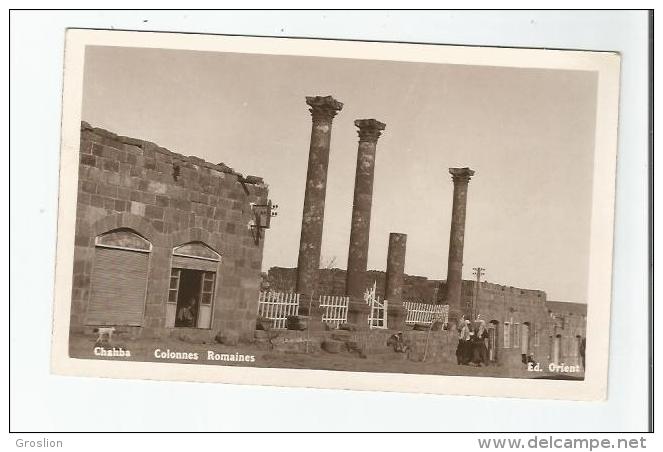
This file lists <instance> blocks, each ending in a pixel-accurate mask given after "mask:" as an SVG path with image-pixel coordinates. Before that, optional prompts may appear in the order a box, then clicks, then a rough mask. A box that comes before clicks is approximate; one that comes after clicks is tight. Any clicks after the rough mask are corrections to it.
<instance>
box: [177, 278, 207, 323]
mask: <svg viewBox="0 0 663 452" xmlns="http://www.w3.org/2000/svg"><path fill="white" fill-rule="evenodd" d="M202 277H203V272H202V271H198V270H186V269H180V284H179V288H178V291H177V316H176V317H175V326H176V327H189V328H191V327H194V326H195V325H196V324H197V323H198V311H199V310H200V286H201V281H202Z"/></svg>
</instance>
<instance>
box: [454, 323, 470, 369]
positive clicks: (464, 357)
mask: <svg viewBox="0 0 663 452" xmlns="http://www.w3.org/2000/svg"><path fill="white" fill-rule="evenodd" d="M470 339H471V333H470V321H469V320H464V319H461V322H460V324H459V325H458V346H457V347H456V361H457V362H458V364H461V365H464V366H466V365H467V364H469V362H470V359H471V358H472V345H471V343H470Z"/></svg>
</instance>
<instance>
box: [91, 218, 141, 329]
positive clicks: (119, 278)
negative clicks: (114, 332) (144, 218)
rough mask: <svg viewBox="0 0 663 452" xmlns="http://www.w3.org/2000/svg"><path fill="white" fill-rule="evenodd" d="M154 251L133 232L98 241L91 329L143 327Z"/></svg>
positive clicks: (115, 233)
mask: <svg viewBox="0 0 663 452" xmlns="http://www.w3.org/2000/svg"><path fill="white" fill-rule="evenodd" d="M151 251H152V244H151V243H150V242H149V241H148V240H147V239H145V238H144V237H142V236H140V235H139V234H137V233H136V232H135V231H133V230H131V229H126V228H121V229H115V230H113V231H109V232H106V233H104V234H101V235H99V236H97V237H96V238H95V248H94V264H93V268H92V278H91V291H90V299H89V303H88V310H87V317H86V323H87V324H88V325H130V326H140V325H142V323H143V313H144V309H145V290H146V288H147V270H148V263H149V254H150V252H151Z"/></svg>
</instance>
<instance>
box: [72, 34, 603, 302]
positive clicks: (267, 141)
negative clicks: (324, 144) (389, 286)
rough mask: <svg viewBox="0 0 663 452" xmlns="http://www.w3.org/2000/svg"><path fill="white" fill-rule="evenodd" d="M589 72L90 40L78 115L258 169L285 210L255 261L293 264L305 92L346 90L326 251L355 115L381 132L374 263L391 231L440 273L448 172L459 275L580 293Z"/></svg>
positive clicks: (337, 234) (590, 129)
mask: <svg viewBox="0 0 663 452" xmlns="http://www.w3.org/2000/svg"><path fill="white" fill-rule="evenodd" d="M596 81H597V80H596V74H595V73H593V72H580V71H559V70H540V69H520V68H497V67H482V66H461V65H439V64H427V63H426V64H424V63H401V62H385V61H364V60H347V59H328V58H311V57H291V56H265V55H242V54H229V53H209V52H193V51H180V50H178V51H173V50H160V49H136V48H112V47H91V48H88V51H87V53H86V61H85V83H84V96H83V114H82V117H83V120H84V121H87V122H89V123H90V124H91V125H92V126H95V127H102V128H105V129H108V130H110V131H112V132H115V133H118V134H120V135H127V136H131V137H135V138H140V139H146V140H150V141H154V142H156V143H158V144H159V145H161V146H163V147H166V148H168V149H170V150H171V151H173V152H178V153H181V154H185V155H196V156H198V157H201V158H203V159H205V160H208V161H210V162H213V163H218V162H224V163H226V164H227V165H229V166H231V167H233V168H235V169H236V170H237V171H239V172H241V173H243V174H252V175H256V176H261V177H263V178H264V179H265V182H266V183H267V184H269V187H270V198H271V199H272V200H273V201H274V202H275V203H276V204H278V205H279V215H278V217H276V218H275V219H274V220H273V221H272V228H271V229H270V230H269V231H267V234H266V241H265V252H264V259H263V269H264V270H267V269H268V268H269V267H271V266H284V267H295V266H296V265H297V251H298V246H299V233H300V227H301V214H302V205H303V200H304V185H305V179H306V168H307V159H308V148H309V138H310V132H311V116H310V114H309V112H308V109H307V106H306V104H305V101H304V98H305V97H306V96H315V95H323V96H324V95H333V96H334V97H335V98H336V99H337V100H339V101H341V102H343V103H344V108H343V110H342V111H341V112H340V113H339V114H338V116H337V117H336V119H335V120H334V123H333V127H332V141H331V152H330V164H329V174H328V185H327V203H326V210H325V222H324V234H323V243H322V259H323V261H328V260H330V259H332V258H335V260H336V266H338V267H340V268H345V266H346V263H347V254H348V240H349V236H350V219H351V212H352V197H353V189H354V175H355V164H356V158H357V141H358V137H357V133H356V128H355V127H354V125H353V122H354V120H355V119H363V118H375V119H377V120H379V121H382V122H384V123H386V124H387V127H386V130H385V131H384V133H383V135H382V137H381V138H380V140H379V141H378V145H377V156H376V167H375V183H374V191H373V210H372V217H371V234H370V248H369V254H368V267H369V269H377V270H384V269H385V267H386V256H387V244H388V238H389V233H390V232H401V233H406V234H407V235H408V240H407V255H406V264H405V271H406V273H408V274H411V275H420V276H426V277H428V278H431V279H446V272H447V253H448V247H449V227H450V222H451V201H452V191H453V184H452V182H451V175H450V174H449V173H448V168H450V167H463V166H469V167H471V168H472V169H473V170H475V171H476V174H475V176H474V178H473V179H472V180H471V181H470V184H469V194H468V206H467V223H466V232H465V254H464V269H463V277H464V278H465V279H471V278H472V267H476V266H481V267H484V268H486V280H487V281H490V282H494V283H498V284H505V285H508V286H515V287H522V288H529V289H540V290H544V291H546V292H547V294H548V299H551V300H562V301H575V302H585V301H586V291H587V271H588V250H589V220H590V214H591V184H592V161H593V146H594V137H593V135H594V124H595V106H596Z"/></svg>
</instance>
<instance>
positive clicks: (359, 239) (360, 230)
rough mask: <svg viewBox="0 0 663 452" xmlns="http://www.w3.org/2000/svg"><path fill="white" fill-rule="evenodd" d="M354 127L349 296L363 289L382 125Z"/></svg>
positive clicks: (363, 123) (360, 123)
mask: <svg viewBox="0 0 663 452" xmlns="http://www.w3.org/2000/svg"><path fill="white" fill-rule="evenodd" d="M355 126H357V127H358V128H359V131H358V134H359V150H358V151H357V170H356V173H355V193H354V202H353V204H352V224H351V226H350V247H349V250H348V267H347V272H346V280H345V293H346V295H348V296H350V297H352V298H355V299H361V298H363V296H364V291H365V290H366V278H365V275H366V266H367V263H368V235H369V231H370V228H371V206H372V204H373V176H374V173H375V149H376V146H377V142H378V138H380V135H381V133H382V131H383V130H384V128H385V124H383V123H381V122H380V121H376V120H375V119H358V120H356V121H355Z"/></svg>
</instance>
